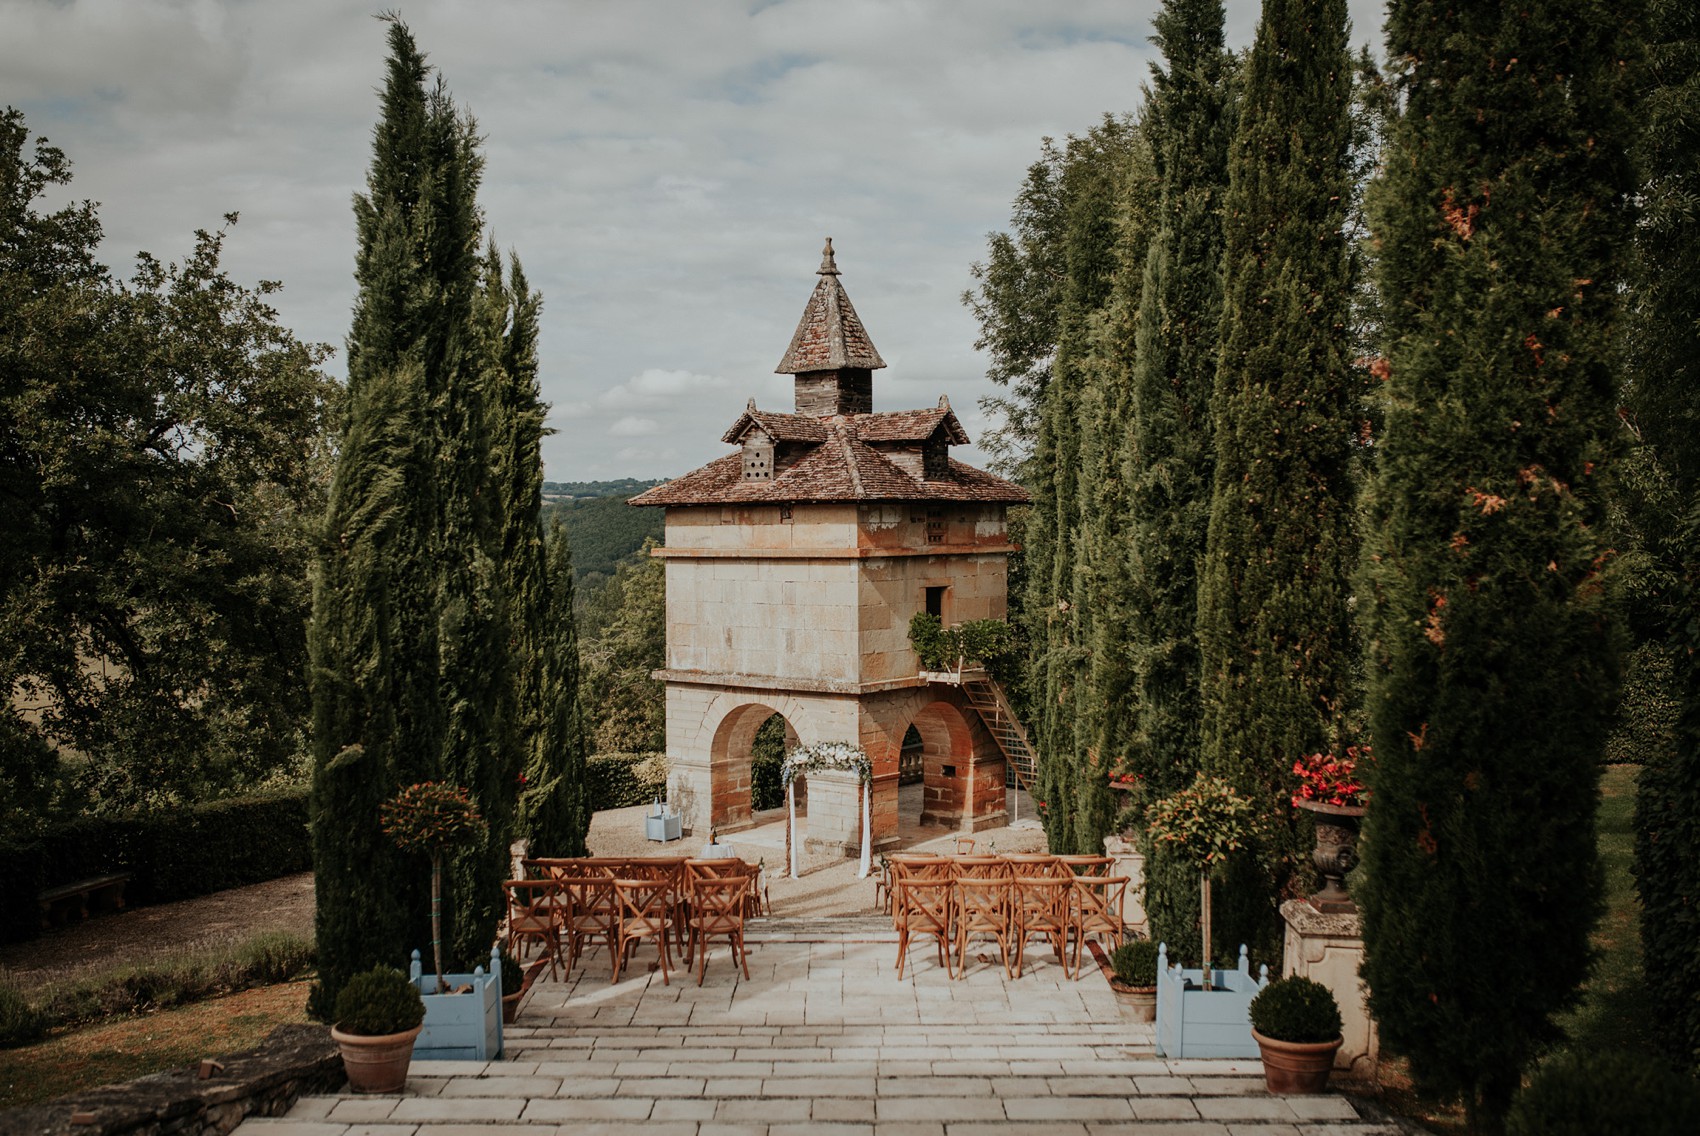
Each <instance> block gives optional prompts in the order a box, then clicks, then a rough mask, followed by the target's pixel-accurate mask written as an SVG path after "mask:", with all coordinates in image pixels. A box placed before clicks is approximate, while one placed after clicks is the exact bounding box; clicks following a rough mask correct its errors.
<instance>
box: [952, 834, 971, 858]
mask: <svg viewBox="0 0 1700 1136" xmlns="http://www.w3.org/2000/svg"><path fill="white" fill-rule="evenodd" d="M973 851H974V838H973V837H972V836H958V837H957V838H956V854H957V855H958V856H967V855H970V854H972V853H973Z"/></svg>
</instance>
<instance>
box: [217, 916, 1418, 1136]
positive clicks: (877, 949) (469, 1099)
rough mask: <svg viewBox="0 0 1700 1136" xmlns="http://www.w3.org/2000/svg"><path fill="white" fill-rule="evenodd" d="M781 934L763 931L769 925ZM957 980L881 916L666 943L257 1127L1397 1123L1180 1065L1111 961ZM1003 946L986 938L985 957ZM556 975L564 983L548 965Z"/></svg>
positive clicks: (1055, 1129)
mask: <svg viewBox="0 0 1700 1136" xmlns="http://www.w3.org/2000/svg"><path fill="white" fill-rule="evenodd" d="M757 928H760V930H757ZM988 945H989V946H990V952H989V953H986V954H985V957H986V958H987V959H989V960H990V961H989V962H978V961H973V960H972V956H973V955H974V954H975V953H977V951H976V948H974V947H971V948H970V955H971V963H970V968H969V973H968V976H967V977H966V978H965V979H960V980H957V981H951V980H949V979H947V978H946V976H945V973H944V971H943V970H942V969H941V968H940V967H939V966H938V963H937V961H936V959H935V956H934V953H933V951H932V950H931V949H929V948H928V947H926V946H925V945H923V946H921V947H920V948H919V949H917V948H915V947H912V948H911V953H910V957H911V960H912V969H910V968H909V967H906V969H905V975H904V978H903V980H902V981H901V982H899V981H898V979H897V977H896V974H895V971H894V964H895V961H896V953H897V948H896V938H895V936H894V935H893V934H892V932H891V928H890V925H889V923H887V922H885V921H884V920H879V919H843V918H840V919H821V920H777V921H774V920H764V921H758V922H756V923H753V924H752V925H751V935H750V946H749V959H750V979H749V980H748V981H746V980H745V979H744V978H743V976H742V975H741V974H737V973H736V972H735V971H734V969H733V966H732V962H731V960H730V958H729V956H728V952H727V950H726V948H725V947H724V946H720V947H719V948H717V949H716V950H715V951H713V952H711V954H710V956H709V966H708V974H707V978H706V980H705V982H704V984H703V985H702V986H701V987H700V988H699V987H698V986H697V985H696V978H695V974H694V972H693V973H692V974H691V975H690V976H689V977H687V976H685V975H683V974H679V973H675V974H674V975H673V982H672V985H670V986H664V985H662V982H661V976H660V974H659V973H650V972H649V971H648V970H647V964H648V963H649V962H651V961H653V959H654V954H653V948H652V947H650V946H649V945H647V944H643V945H640V946H639V947H638V952H637V961H636V965H634V967H633V968H632V969H631V970H628V971H627V974H626V975H625V976H623V977H622V979H621V981H620V984H619V985H617V986H611V985H610V984H609V981H608V979H609V968H608V958H607V955H606V952H604V951H601V950H597V951H593V952H591V953H590V954H588V955H587V956H585V957H584V958H583V959H581V960H580V965H579V967H578V968H577V969H575V971H574V972H573V974H572V976H571V977H570V978H569V979H567V980H566V981H562V982H548V981H546V980H545V981H542V982H539V983H537V984H536V985H535V986H534V987H533V989H532V992H531V994H530V995H529V996H528V997H527V999H526V1003H525V1005H524V1007H523V1008H522V1010H521V1015H520V1024H519V1025H518V1026H514V1027H510V1028H509V1030H508V1033H507V1035H506V1036H507V1046H508V1052H507V1058H506V1059H505V1060H502V1061H494V1062H490V1063H488V1064H485V1063H482V1062H415V1063H414V1065H413V1068H412V1070H411V1076H410V1079H409V1081H408V1085H407V1089H406V1091H405V1092H404V1093H402V1094H401V1095H399V1096H384V1097H361V1096H354V1095H344V1096H335V1097H308V1098H304V1099H303V1100H301V1101H300V1102H299V1103H298V1104H297V1105H296V1106H295V1108H294V1109H293V1110H292V1111H291V1112H290V1113H289V1115H288V1116H286V1117H282V1118H278V1119H260V1118H254V1119H250V1120H248V1121H246V1122H244V1123H243V1124H242V1125H241V1127H240V1128H239V1129H238V1136H592V1134H601V1133H610V1134H613V1133H624V1134H629V1136H791V1134H797V1136H805V1134H806V1136H972V1134H976V1133H983V1134H985V1136H1004V1134H1013V1133H1034V1134H1043V1136H1111V1134H1119V1133H1130V1134H1131V1133H1146V1134H1149V1136H1182V1134H1187V1136H1396V1134H1397V1133H1398V1132H1399V1131H1400V1130H1399V1128H1397V1127H1395V1126H1393V1125H1390V1124H1378V1123H1374V1122H1371V1121H1367V1120H1363V1119H1360V1118H1359V1115H1358V1113H1357V1111H1356V1110H1355V1109H1354V1108H1353V1105H1352V1103H1351V1102H1350V1100H1348V1099H1347V1098H1346V1097H1343V1096H1339V1095H1335V1094H1328V1095H1325V1096H1316V1097H1285V1098H1283V1097H1273V1096H1270V1095H1269V1094H1268V1093H1266V1092H1265V1091H1264V1088H1263V1082H1262V1074H1261V1071H1260V1068H1259V1066H1258V1063H1257V1062H1256V1061H1255V1060H1252V1061H1197V1060H1194V1061H1165V1060H1162V1059H1160V1058H1158V1057H1156V1056H1154V1055H1153V1052H1152V1048H1151V1043H1152V1029H1151V1027H1150V1026H1149V1025H1146V1024H1142V1023H1135V1022H1133V1021H1130V1020H1127V1019H1125V1018H1124V1017H1123V1016H1122V1011H1121V1009H1120V1007H1119V1006H1118V1004H1117V1002H1116V998H1115V996H1114V994H1113V993H1112V992H1111V991H1110V989H1109V987H1108V985H1107V984H1106V983H1105V981H1104V980H1103V978H1102V977H1100V976H1099V975H1098V974H1097V973H1094V969H1095V968H1093V967H1092V966H1091V964H1090V963H1088V966H1087V973H1086V975H1085V977H1084V978H1083V979H1082V980H1081V981H1080V982H1078V983H1076V982H1074V981H1070V980H1065V979H1064V978H1063V977H1062V972H1061V969H1060V968H1059V967H1058V966H1057V965H1056V962H1055V960H1054V958H1053V957H1052V956H1051V955H1050V953H1049V952H1048V950H1046V949H1045V948H1044V947H1042V946H1040V945H1039V944H1037V943H1035V945H1034V950H1033V952H1032V954H1030V955H1029V960H1030V966H1029V969H1028V970H1027V972H1026V973H1025V974H1024V975H1023V976H1022V977H1021V978H1020V979H1017V980H1014V981H1010V980H1006V979H1005V977H1004V973H1003V969H1002V967H1001V965H1000V964H999V963H998V961H997V958H996V947H995V945H990V944H988ZM979 953H983V952H979ZM545 977H546V976H545Z"/></svg>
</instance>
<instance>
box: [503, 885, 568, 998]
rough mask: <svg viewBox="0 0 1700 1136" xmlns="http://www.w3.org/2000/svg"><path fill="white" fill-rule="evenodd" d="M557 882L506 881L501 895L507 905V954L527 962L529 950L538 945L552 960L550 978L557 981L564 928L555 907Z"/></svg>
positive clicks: (550, 960) (545, 955)
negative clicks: (505, 899) (529, 947)
mask: <svg viewBox="0 0 1700 1136" xmlns="http://www.w3.org/2000/svg"><path fill="white" fill-rule="evenodd" d="M556 890H557V885H556V883H555V881H554V880H504V881H503V882H502V891H503V893H504V894H505V895H506V896H507V901H508V950H509V951H510V952H512V954H513V956H514V957H515V958H516V959H519V960H520V961H521V962H524V961H525V958H526V955H527V954H529V953H530V952H529V951H528V950H527V949H526V948H527V947H528V946H529V945H530V944H533V943H535V944H536V945H537V948H538V949H539V950H541V951H542V952H543V956H544V957H546V958H548V960H549V977H550V979H554V977H555V975H556V970H557V964H558V963H559V961H560V958H561V933H560V932H561V927H560V920H559V918H558V912H557V908H556V904H555V892H556Z"/></svg>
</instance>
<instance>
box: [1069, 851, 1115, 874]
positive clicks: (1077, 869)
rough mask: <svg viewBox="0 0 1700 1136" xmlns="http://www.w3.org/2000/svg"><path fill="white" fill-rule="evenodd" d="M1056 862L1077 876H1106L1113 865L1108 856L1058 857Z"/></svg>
mask: <svg viewBox="0 0 1700 1136" xmlns="http://www.w3.org/2000/svg"><path fill="white" fill-rule="evenodd" d="M1057 861H1058V862H1059V863H1061V864H1062V865H1064V866H1065V867H1067V868H1068V870H1069V871H1070V872H1073V873H1074V874H1075V875H1077V876H1107V875H1109V874H1110V865H1111V864H1114V863H1115V861H1114V860H1112V859H1111V858H1110V857H1108V856H1058V857H1057Z"/></svg>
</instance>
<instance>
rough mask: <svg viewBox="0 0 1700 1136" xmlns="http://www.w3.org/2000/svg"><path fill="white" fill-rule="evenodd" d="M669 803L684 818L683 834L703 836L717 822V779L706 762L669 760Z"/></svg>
mask: <svg viewBox="0 0 1700 1136" xmlns="http://www.w3.org/2000/svg"><path fill="white" fill-rule="evenodd" d="M667 764H668V766H669V769H668V771H667V803H668V804H669V805H670V806H672V808H673V811H675V812H677V813H678V814H679V816H680V818H681V821H680V823H681V824H682V825H683V826H684V834H685V835H686V836H691V835H693V834H696V833H701V834H702V836H703V838H704V839H707V837H708V830H709V828H710V826H711V825H712V824H713V823H714V817H713V809H714V779H713V777H712V775H711V774H710V773H709V766H708V762H707V761H695V760H691V759H689V758H682V757H671V756H670V757H669V758H668V759H667Z"/></svg>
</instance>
